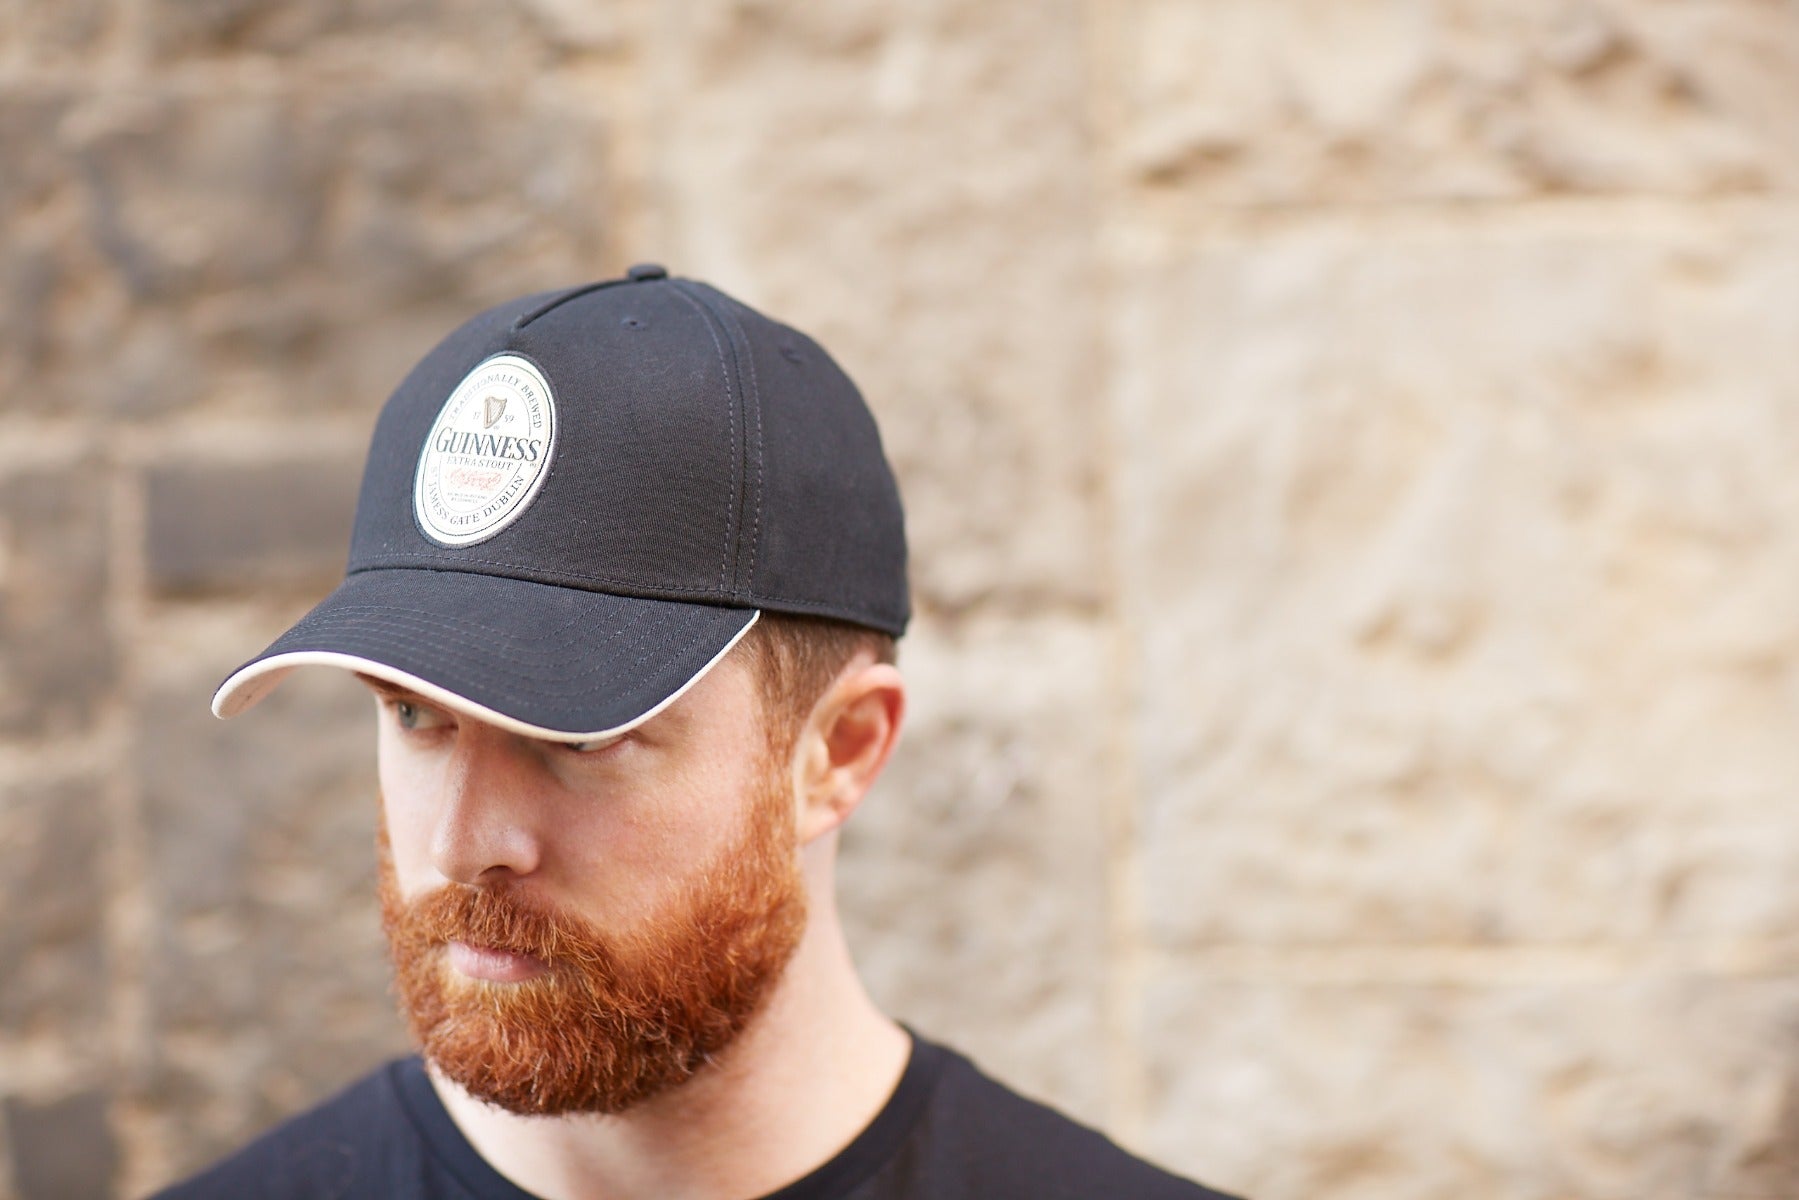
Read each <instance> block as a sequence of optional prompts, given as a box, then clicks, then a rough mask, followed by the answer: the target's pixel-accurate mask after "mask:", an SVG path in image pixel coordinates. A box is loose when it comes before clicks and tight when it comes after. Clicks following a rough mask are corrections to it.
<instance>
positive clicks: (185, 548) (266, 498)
mask: <svg viewBox="0 0 1799 1200" xmlns="http://www.w3.org/2000/svg"><path fill="white" fill-rule="evenodd" d="M361 479H362V464H361V463H360V462H359V461H358V460H356V459H352V458H350V457H348V456H339V457H331V458H319V459H314V460H311V461H301V462H258V463H241V464H240V463H199V462H191V461H190V462H178V463H165V464H162V465H159V466H156V467H153V468H151V469H150V470H149V472H148V473H147V477H146V488H145V521H144V531H145V532H144V538H145V546H144V560H145V565H146V567H147V568H148V571H149V577H150V582H151V586H152V587H154V588H155V589H156V590H157V591H160V592H164V593H192V592H219V591H239V592H250V591H256V590H259V589H270V588H274V587H280V586H296V585H308V586H311V587H314V588H329V587H331V586H333V585H334V584H335V583H336V582H337V580H338V579H340V578H342V576H343V566H344V559H345V556H346V555H347V554H348V552H349V545H350V524H351V520H352V518H353V517H354V516H355V512H356V492H357V488H358V486H359V485H360V482H361ZM321 594H322V593H321Z"/></svg>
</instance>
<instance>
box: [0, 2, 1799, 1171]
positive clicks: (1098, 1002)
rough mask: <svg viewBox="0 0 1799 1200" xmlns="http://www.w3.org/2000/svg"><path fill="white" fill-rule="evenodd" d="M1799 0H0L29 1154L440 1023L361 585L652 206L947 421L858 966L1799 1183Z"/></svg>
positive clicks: (268, 1106) (922, 413) (1282, 1120)
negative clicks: (376, 842)
mask: <svg viewBox="0 0 1799 1200" xmlns="http://www.w3.org/2000/svg"><path fill="white" fill-rule="evenodd" d="M1796 199H1799V5H1795V4H1794V3H1792V2H1791V0H1331V2H1328V3H1327V2H1325V0H1317V2H1314V3H1302V2H1301V0H1207V2H1204V3H1198V2H1193V3H1184V2H1178V0H1087V2H1086V3H1076V2H1073V0H1061V2H1055V0H1052V2H1048V3H1042V2H1039V3H1023V2H1020V0H983V2H979V3H977V2H975V0H884V2H880V0H868V2H860V3H850V2H835V3H831V4H828V5H825V4H816V5H814V4H804V5H802V4H781V3H775V2H773V0H683V2H675V0H664V2H659V3H658V2H651V0H630V2H623V0H621V2H617V3H597V2H596V3H584V2H583V0H510V2H503V3H502V2H482V0H444V2H441V3H434V4H427V3H424V2H422V0H56V2H54V3H52V2H51V0H0V223H3V225H0V228H4V231H5V238H4V248H3V249H0V412H3V413H4V416H5V422H4V438H3V441H0V444H3V445H4V446H5V448H6V451H5V453H3V454H0V651H3V654H0V850H3V852H4V858H5V867H4V869H3V870H0V914H4V915H3V917H0V963H4V964H5V970H4V972H3V973H0V1198H3V1200H39V1198H42V1197H56V1198H59V1200H61V1198H70V1197H73V1198H80V1197H100V1196H121V1197H124V1196H137V1195H140V1194H142V1193H143V1192H145V1191H147V1190H149V1189H150V1188H152V1187H154V1186H156V1185H158V1184H160V1183H162V1182H165V1181H167V1180H169V1179H171V1178H172V1177H174V1176H176V1175H178V1174H180V1173H182V1172H185V1171H187V1170H190V1169H192V1168H194V1167H196V1166H198V1165H199V1164H201V1163H202V1162H204V1161H206V1160H208V1159H209V1158H211V1157H213V1156H215V1155H216V1154H218V1153H220V1152H222V1151H223V1150H225V1149H226V1148H228V1147H230V1146H232V1145H234V1144H236V1143H237V1142H239V1141H240V1140H242V1139H243V1138H244V1137H245V1136H246V1135H248V1134H249V1133H251V1132H252V1131H254V1130H256V1129H258V1128H260V1127H262V1126H264V1125H266V1124H268V1123H270V1122H272V1121H274V1120H276V1119H278V1118H279V1117H281V1116H282V1115H284V1114H286V1113H288V1112H290V1111H292V1110H294V1109H296V1108H298V1107H300V1106H303V1105H305V1104H307V1103H308V1102H310V1101H312V1100H313V1099H315V1098H316V1097H318V1096H320V1095H321V1094H323V1093H325V1092H327V1091H329V1090H331V1089H333V1088H334V1087H336V1086H337V1085H338V1084H339V1083H341V1082H342V1081H344V1080H346V1079H348V1078H350V1077H352V1076H353V1075H355V1074H357V1073H359V1072H360V1071H361V1070H362V1069H363V1068H364V1067H365V1066H366V1065H367V1064H369V1063H370V1062H371V1061H373V1060H375V1059H377V1058H378V1057H380V1056H383V1055H385V1054H387V1053H390V1052H392V1051H393V1050H395V1049H396V1048H397V1047H398V1046H399V1045H400V1038H399V1035H398V1032H397V1029H396V1023H395V1021H394V1019H393V1018H392V1017H391V1016H390V1014H389V1010H388V1001H387V998H386V996H385V991H384V989H385V972H384V968H383V956H382V953H381V951H380V947H379V934H378V931H377V929H376V926H375V921H374V916H373V911H372V905H371V902H370V900H369V894H368V893H369V886H370V880H371V875H372V870H371V863H370V858H371V855H370V847H369V828H370V816H371V807H370V806H371V804H372V780H371V772H370V769H369V764H368V751H369V737H368V733H367V730H366V725H367V717H366V713H365V712H364V705H365V701H363V700H362V699H361V697H360V695H359V694H358V693H357V691H356V690H355V688H354V686H353V685H350V684H348V683H347V682H346V681H343V680H335V679H331V678H324V677H321V678H316V679H304V678H301V679H296V680H294V681H292V682H290V684H289V685H288V686H287V687H286V688H284V689H283V691H282V692H281V693H280V694H279V695H278V696H277V698H276V699H275V700H274V701H272V702H271V703H269V704H268V705H266V706H264V708H262V709H260V710H258V711H257V712H256V713H255V714H253V715H252V716H249V717H246V718H244V719H243V720H240V721H238V722H235V723H233V724H232V725H230V726H224V725H222V724H220V723H218V722H214V721H213V720H212V719H211V717H210V716H208V715H207V713H206V698H207V696H208V694H209V692H210V690H211V688H212V686H213V685H214V683H215V682H216V681H217V680H218V679H219V678H220V677H221V676H222V675H223V674H224V673H225V672H226V671H227V670H228V669H229V668H230V667H232V666H234V665H235V664H236V663H237V662H238V661H239V660H240V659H241V658H243V657H245V656H246V655H248V654H249V653H251V652H253V651H254V649H256V648H258V647H260V646H261V645H262V644H263V642H264V640H266V638H268V637H269V636H271V635H272V634H273V633H274V632H276V631H277V630H278V629H279V628H281V627H282V626H283V624H284V622H286V621H288V620H290V619H291V618H292V617H294V616H296V615H297V614H298V613H299V612H301V611H302V610H304V608H305V607H306V606H307V605H308V603H309V601H310V599H311V598H313V597H316V596H317V595H318V594H320V593H322V591H323V590H324V589H325V588H327V587H328V586H329V585H330V584H331V583H332V581H333V580H334V577H335V575H336V573H337V571H338V569H339V561H340V555H341V553H342V547H343V543H344V539H345V533H346V527H347V522H348V519H349V505H350V500H351V490H350V488H351V481H352V480H353V479H354V477H355V475H356V472H357V471H358V469H359V460H360V457H361V452H362V447H363V443H364V439H365V437H366V434H367V430H368V426H369V423H370V420H371V417H372V414H373V412H374V411H375V409H376V407H377V406H378V405H379V403H380V401H381V400H382V399H383V398H384V396H385V394H386V392H387V390H388V388H389V387H391V385H392V384H393V382H394V381H395V380H396V379H397V378H398V376H399V374H400V373H401V372H402V371H403V369H404V368H405V367H406V366H407V365H409V364H410V362H411V361H412V360H413V359H414V358H415V357H416V356H417V355H418V354H419V353H421V352H422V351H423V350H424V349H425V348H426V347H427V346H428V345H429V344H430V343H431V342H432V341H434V340H435V339H436V337H437V336H439V335H440V334H441V333H442V332H443V331H444V330H446V329H448V328H449V327H450V326H451V325H453V324H454V323H455V322H457V321H458V320H459V319H460V318H461V317H462V316H464V315H466V314H467V313H469V312H471V311H473V310H475V309H476V308H478V307H480V306H482V305H484V304H486V303H489V302H493V301H497V300H499V299H502V298H505V297H507V296H509V295H513V294H516V293H518V292H522V291H525V290H528V289H533V288H538V287H545V286H551V285H555V284H560V283H565V282H573V281H576V280H580V279H584V278H589V277H597V276H602V275H606V274H613V273H616V272H617V271H619V270H620V269H622V267H623V266H624V265H625V264H627V263H628V262H631V261H634V260H637V259H644V258H654V259H660V260H662V261H666V262H668V263H670V264H671V265H672V266H674V267H675V268H676V269H678V270H679V271H681V272H683V273H689V274H694V275H699V276H702V277H706V278H709V279H712V280H714V281H716V282H718V283H719V284H721V285H723V286H725V287H726V288H728V289H729V290H732V291H734V292H736V293H738V294H740V295H742V296H743V297H744V298H745V299H747V300H749V301H751V302H752V303H755V304H757V305H758V306H761V307H764V308H766V309H768V310H769V311H771V312H774V313H776V314H778V315H781V316H783V317H785V318H787V319H789V320H792V321H793V322H795V323H797V324H799V325H800V326H801V327H803V328H806V329H808V330H811V331H813V332H815V333H816V334H817V335H818V336H819V337H820V339H821V340H822V341H823V342H824V343H825V344H826V345H828V346H830V347H832V349H833V350H834V352H835V353H836V354H837V355H838V357H839V358H840V359H841V360H842V361H843V362H844V363H845V365H846V366H848V367H849V369H850V370H851V372H852V373H853V374H854V375H855V376H856V377H857V378H858V380H859V381H860V382H861V383H862V384H863V387H864V389H865V391H866V392H867V393H868V395H869V397H870V399H871V402H872V403H873V405H874V407H875V409H876V410H877V412H878V414H879V415H880V417H881V420H882V422H883V426H884V429H885V432H886V436H887V439H888V443H889V447H890V450H891V453H892V454H893V457H894V458H895V460H896V463H897V464H898V466H899V469H900V471H901V473H902V475H903V485H904V487H905V489H906V493H907V499H908V506H909V515H910V521H911V529H912V535H913V540H914V546H915V555H916V561H917V574H916V590H917V601H918V606H919V609H920V614H921V615H920V618H919V621H918V623H917V627H916V632H915V633H914V635H913V636H912V637H911V638H909V639H908V645H907V647H906V651H905V658H904V662H905V665H906V667H907V669H908V670H909V672H910V674H911V675H912V677H913V679H914V681H915V684H916V687H917V693H918V694H917V699H916V707H917V711H916V719H915V723H914V725H913V726H912V730H911V735H910V739H909V741H908V743H907V745H906V747H905V748H904V750H903V751H902V754H901V757H900V758H899V760H898V761H897V763H896V764H895V767H894V769H893V772H892V776H891V778H890V780H889V781H888V782H887V783H885V784H884V785H883V787H882V789H881V790H880V791H879V792H878V793H877V795H876V796H875V797H874V799H873V800H872V801H871V805H870V807H869V808H868V809H867V810H865V812H864V813H863V814H861V816H860V818H859V822H858V828H857V830H856V832H855V835H854V836H853V838H852V840H851V843H850V846H849V851H848V852H849V857H850V862H849V864H848V866H847V869H846V870H845V872H844V877H845V886H846V890H847V893H848V895H847V904H848V907H849V909H850V912H851V916H852V922H853V925H854V927H855V929H856V932H857V940H858V945H859V953H860V956H861V958H862V960H863V962H864V963H865V965H866V968H867V971H868V973H869V975H870V976H871V979H872V981H873V983H874V985H875V987H876V990H877V991H878V993H879V994H880V995H881V996H882V997H883V998H884V999H885V1000H886V1001H888V1002H889V1003H890V1004H891V1006H892V1007H893V1008H894V1009H895V1010H896V1011H898V1012H899V1013H901V1014H903V1015H905V1016H907V1017H908V1018H910V1019H911V1020H913V1021H914V1022H916V1023H917V1024H918V1025H920V1026H921V1027H923V1028H925V1029H927V1030H930V1031H932V1032H934V1033H937V1034H939V1035H941V1036H944V1037H947V1038H949V1039H951V1040H953V1041H955V1042H958V1043H960V1044H961V1045H963V1046H964V1047H965V1048H967V1049H969V1050H970V1051H971V1052H973V1053H974V1054H975V1055H976V1056H977V1057H979V1058H981V1059H982V1060H984V1061H985V1062H986V1063H987V1064H988V1065H989V1066H990V1067H991V1068H992V1069H993V1070H995V1071H996V1073H999V1074H1001V1075H1002V1076H1005V1077H1007V1078H1009V1079H1011V1080H1013V1081H1015V1082H1016V1083H1018V1084H1019V1085H1021V1086H1023V1087H1024V1088H1025V1089H1027V1090H1030V1091H1033V1092H1036V1093H1038V1094H1040V1095H1043V1096H1045V1097H1048V1098H1050V1099H1052V1100H1053V1101H1055V1102H1057V1103H1059V1104H1061V1105H1063V1106H1064V1107H1066V1108H1067V1109H1069V1110H1070V1111H1072V1112H1074V1113H1075V1114H1077V1115H1079V1116H1081V1117H1084V1118H1086V1119H1088V1120H1090V1121H1093V1122H1097V1123H1099V1124H1101V1125H1103V1126H1104V1127H1105V1128H1107V1129H1108V1130H1110V1131H1112V1133H1113V1134H1114V1136H1116V1137H1117V1138H1119V1139H1120V1140H1122V1141H1123V1142H1124V1143H1126V1144H1127V1145H1130V1146H1132V1147H1135V1148H1137V1149H1139V1150H1141V1151H1144V1152H1147V1153H1150V1154H1153V1155H1155V1156H1158V1157H1160V1158H1161V1159H1163V1160H1164V1161H1166V1162H1168V1163H1169V1164H1171V1165H1173V1166H1176V1167H1178V1168H1181V1169H1184V1170H1186V1171H1189V1172H1192V1173H1194V1174H1197V1175H1200V1176H1202V1177H1204V1178H1206V1179H1207V1180H1209V1181H1211V1182H1214V1183H1216V1184H1218V1185H1219V1186H1225V1187H1230V1188H1232V1189H1237V1190H1242V1191H1245V1192H1248V1193H1251V1194H1253V1195H1255V1196H1256V1197H1258V1198H1260V1200H1298V1198H1301V1197H1313V1196H1323V1195H1329V1196H1334V1197H1341V1198H1344V1200H1373V1198H1379V1200H1413V1198H1417V1200H1424V1198H1426V1197H1430V1198H1436V1197H1443V1196H1456V1197H1459V1198H1462V1200H1481V1198H1487V1197H1491V1198H1495V1200H1498V1198H1505V1200H1559V1198H1575V1197H1578V1198H1582V1200H1602V1198H1603V1200H1612V1198H1617V1200H1625V1198H1629V1200H1661V1198H1668V1200H1674V1198H1679V1200H1696V1198H1700V1197H1705V1198H1712V1200H1723V1198H1725V1197H1731V1198H1748V1197H1766V1198H1773V1197H1792V1196H1799V810H1796V809H1795V807H1794V805H1793V803H1792V801H1793V799H1794V792H1795V789H1796V786H1799V703H1796V702H1799V565H1796V564H1799V471H1796V470H1795V469H1794V464H1795V463H1796V462H1799V203H1796Z"/></svg>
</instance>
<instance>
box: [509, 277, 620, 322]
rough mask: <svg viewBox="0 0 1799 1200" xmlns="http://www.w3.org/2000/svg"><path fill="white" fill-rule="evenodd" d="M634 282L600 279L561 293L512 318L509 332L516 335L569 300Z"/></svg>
mask: <svg viewBox="0 0 1799 1200" xmlns="http://www.w3.org/2000/svg"><path fill="white" fill-rule="evenodd" d="M634 282H636V281H635V280H630V279H602V280H600V281H599V282H597V283H590V284H586V285H585V286H583V287H577V288H571V289H569V290H568V291H566V292H563V293H562V294H561V295H559V296H557V297H556V298H555V299H554V300H550V301H547V302H546V303H544V304H540V305H538V306H537V307H536V308H534V309H532V310H531V311H530V312H528V313H525V314H524V315H522V316H519V317H516V318H514V319H513V322H512V330H511V331H512V332H513V333H517V332H518V331H519V330H521V329H523V328H524V327H525V326H527V325H529V324H530V323H531V322H533V321H535V320H537V318H539V317H541V316H543V315H545V314H546V313H549V312H553V311H555V310H556V309H558V308H560V307H561V306H563V305H564V304H567V303H568V302H569V301H570V300H578V299H580V298H581V297H582V296H585V295H588V294H589V293H591V292H597V291H600V290H602V289H604V288H609V287H617V286H618V285H619V284H621V283H634Z"/></svg>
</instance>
